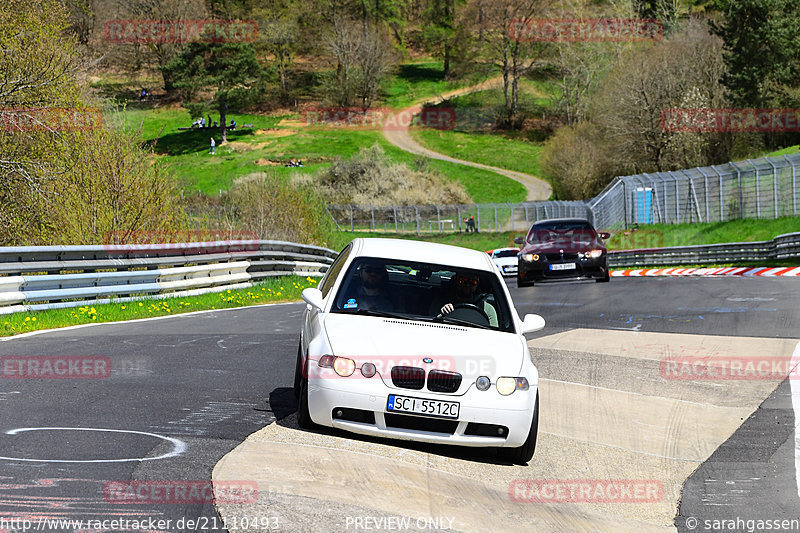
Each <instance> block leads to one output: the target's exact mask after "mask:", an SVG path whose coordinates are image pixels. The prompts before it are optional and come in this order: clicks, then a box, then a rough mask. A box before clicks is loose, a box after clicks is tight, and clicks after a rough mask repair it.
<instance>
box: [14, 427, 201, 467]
mask: <svg viewBox="0 0 800 533" xmlns="http://www.w3.org/2000/svg"><path fill="white" fill-rule="evenodd" d="M29 431H95V432H103V433H131V434H134V435H145V436H147V437H155V438H157V439H161V440H165V441H167V442H170V443H172V450H170V451H169V452H167V453H162V454H161V455H158V456H156V457H132V458H128V459H84V460H79V459H27V458H23V457H2V456H0V459H4V460H6V461H22V462H26V463H129V462H132V461H156V460H158V459H168V458H170V457H176V456H178V455H181V454H183V452H185V451H186V443H185V442H183V441H182V440H180V439H176V438H174V437H166V436H164V435H159V434H157V433H149V432H147V431H133V430H128V429H104V428H67V427H43V428H17V429H10V430H8V431H6V435H18V434H20V433H26V432H29Z"/></svg>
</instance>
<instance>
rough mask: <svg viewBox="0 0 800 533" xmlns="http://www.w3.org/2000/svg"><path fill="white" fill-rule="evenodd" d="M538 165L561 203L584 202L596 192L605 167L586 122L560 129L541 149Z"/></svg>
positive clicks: (605, 178)
mask: <svg viewBox="0 0 800 533" xmlns="http://www.w3.org/2000/svg"><path fill="white" fill-rule="evenodd" d="M539 164H540V166H541V168H542V170H543V171H544V173H545V174H546V175H547V176H548V177H549V178H550V180H551V183H553V187H554V189H555V192H556V195H557V197H558V198H559V199H561V200H586V199H589V198H591V197H592V196H594V195H596V194H597V193H599V192H600V191H601V190H602V189H603V187H604V186H605V184H606V182H607V181H608V176H609V165H608V163H607V160H606V158H605V156H604V150H603V148H602V147H601V143H599V142H598V139H597V129H596V127H595V126H594V125H593V124H592V123H590V122H583V123H580V124H577V125H575V126H564V127H562V128H561V129H559V130H558V131H556V133H555V135H553V136H552V137H551V138H550V140H548V141H547V143H546V144H545V146H544V149H543V150H542V156H541V159H540V161H539Z"/></svg>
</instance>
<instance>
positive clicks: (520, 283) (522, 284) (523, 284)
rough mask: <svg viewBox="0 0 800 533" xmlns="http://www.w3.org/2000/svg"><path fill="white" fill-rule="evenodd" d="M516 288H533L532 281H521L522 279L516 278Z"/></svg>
mask: <svg viewBox="0 0 800 533" xmlns="http://www.w3.org/2000/svg"><path fill="white" fill-rule="evenodd" d="M517 287H533V282H532V281H522V279H521V278H520V277H519V276H517Z"/></svg>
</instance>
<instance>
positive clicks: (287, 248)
mask: <svg viewBox="0 0 800 533" xmlns="http://www.w3.org/2000/svg"><path fill="white" fill-rule="evenodd" d="M335 257H336V252H334V251H333V250H329V249H327V248H321V247H318V246H308V245H303V244H295V243H290V242H282V241H255V240H253V241H215V242H203V243H170V244H137V245H106V246H31V247H17V248H0V314H8V313H14V312H19V311H39V310H44V309H54V308H63V307H76V306H81V305H86V304H90V303H91V304H96V303H108V302H110V301H112V299H113V301H117V302H122V301H129V300H135V299H138V298H142V297H148V298H165V297H182V296H194V295H198V294H204V293H207V292H218V291H221V290H226V289H231V288H246V287H249V286H251V284H252V282H253V281H257V280H260V279H265V278H269V277H273V276H286V275H291V274H296V275H300V276H322V275H323V274H324V273H325V272H326V271H327V269H328V266H329V265H330V264H331V263H332V262H333V259H334V258H335Z"/></svg>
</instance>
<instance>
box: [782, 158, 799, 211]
mask: <svg viewBox="0 0 800 533" xmlns="http://www.w3.org/2000/svg"><path fill="white" fill-rule="evenodd" d="M783 157H784V159H786V160H787V161H788V162H789V164H790V165H792V214H793V215H796V214H797V167H796V166H794V161H792V160H791V159H789V157H788V156H787V155H786V154H783Z"/></svg>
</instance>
